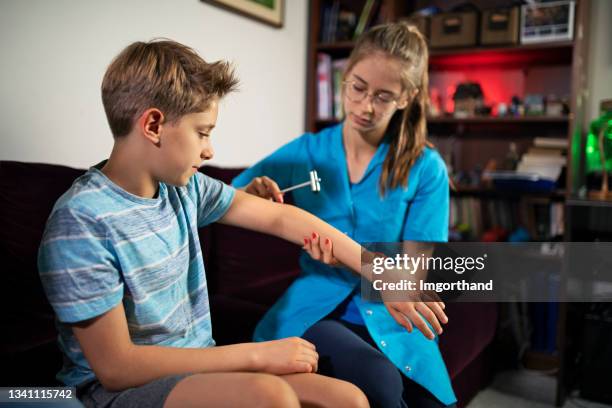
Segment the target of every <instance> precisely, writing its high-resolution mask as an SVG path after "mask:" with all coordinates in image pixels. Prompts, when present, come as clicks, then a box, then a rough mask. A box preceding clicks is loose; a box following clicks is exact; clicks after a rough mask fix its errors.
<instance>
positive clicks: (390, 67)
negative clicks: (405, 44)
mask: <svg viewBox="0 0 612 408" xmlns="http://www.w3.org/2000/svg"><path fill="white" fill-rule="evenodd" d="M401 70H402V65H401V63H400V61H399V60H398V59H397V58H394V57H390V56H388V55H386V54H384V53H382V52H376V53H373V54H371V55H369V56H367V57H365V58H363V59H362V60H360V61H359V62H357V63H356V64H355V65H354V66H353V68H352V69H351V71H350V72H348V73H347V75H346V79H345V82H344V96H343V104H344V113H345V117H346V119H345V120H346V121H347V122H348V125H349V126H350V127H352V128H354V129H355V130H358V131H361V132H368V131H376V130H380V131H381V132H382V133H384V131H385V130H386V129H387V126H388V125H389V121H390V120H391V117H392V116H393V114H394V113H395V111H397V110H398V109H404V108H405V107H406V105H407V104H408V97H407V91H406V90H404V87H403V86H402V81H401V77H400V72H401Z"/></svg>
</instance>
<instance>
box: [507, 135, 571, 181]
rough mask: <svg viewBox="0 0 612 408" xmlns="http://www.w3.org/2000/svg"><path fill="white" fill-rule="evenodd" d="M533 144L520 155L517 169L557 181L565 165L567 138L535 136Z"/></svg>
mask: <svg viewBox="0 0 612 408" xmlns="http://www.w3.org/2000/svg"><path fill="white" fill-rule="evenodd" d="M533 144H534V146H532V147H530V148H529V150H528V151H527V153H525V154H523V156H522V157H521V159H520V161H519V163H518V166H517V169H516V170H517V171H518V172H524V173H534V174H537V175H538V176H540V177H542V178H545V179H548V180H553V181H557V179H558V178H559V176H560V175H561V172H562V170H563V168H564V167H565V166H567V156H566V154H565V152H566V151H567V140H566V139H564V138H546V137H536V138H535V139H534V143H533Z"/></svg>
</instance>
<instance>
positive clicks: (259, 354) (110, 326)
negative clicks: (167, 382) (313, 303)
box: [72, 303, 318, 391]
mask: <svg viewBox="0 0 612 408" xmlns="http://www.w3.org/2000/svg"><path fill="white" fill-rule="evenodd" d="M72 330H73V332H74V334H75V336H76V338H77V340H78V341H79V344H80V346H81V349H82V350H83V353H84V354H85V358H86V359H87V361H88V362H89V365H90V366H91V368H92V369H93V371H94V373H95V374H96V377H97V378H98V380H100V382H101V383H102V385H103V386H104V388H106V389H108V390H111V391H119V390H124V389H126V388H130V387H136V386H139V385H143V384H146V383H148V382H150V381H153V380H155V379H158V378H162V377H165V376H169V375H176V374H185V373H207V372H238V371H242V372H265V373H270V374H278V375H282V374H293V373H303V372H315V371H316V370H317V361H318V354H317V353H316V351H315V347H314V345H313V344H311V343H309V342H308V341H306V340H304V339H300V338H298V337H291V338H287V339H281V340H274V341H266V342H261V343H242V344H233V345H229V346H218V347H208V348H177V347H164V346H147V345H136V344H134V343H133V342H132V340H131V339H130V334H129V331H128V325H127V320H126V318H125V310H124V308H123V304H122V303H119V304H118V305H117V306H115V307H114V308H113V309H111V310H109V311H108V312H106V313H104V314H103V315H101V316H98V317H96V318H93V319H90V320H87V321H84V322H80V323H77V324H74V325H73V326H72Z"/></svg>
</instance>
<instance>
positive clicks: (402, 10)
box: [305, 0, 612, 405]
mask: <svg viewBox="0 0 612 408" xmlns="http://www.w3.org/2000/svg"><path fill="white" fill-rule="evenodd" d="M332 2H333V0H310V3H309V12H310V20H309V35H308V49H307V64H308V65H307V100H306V112H305V128H306V130H307V131H318V130H320V129H322V128H324V127H327V126H331V125H333V124H336V123H338V121H337V120H320V119H319V118H317V116H316V113H317V105H316V104H317V94H316V90H317V82H316V78H317V75H316V74H317V71H316V69H317V53H326V54H329V55H330V56H331V57H332V59H340V58H347V57H348V55H349V54H350V51H351V50H352V48H353V46H354V42H353V41H339V42H322V41H320V38H321V37H320V35H319V33H320V31H321V27H322V24H323V21H322V15H321V13H322V10H323V8H324V6H325V5H326V4H328V5H329V4H331V3H332ZM340 3H341V4H342V5H343V6H347V7H353V11H355V12H357V13H359V10H360V8H362V7H363V5H364V3H365V1H364V0H356V1H344V0H341V1H340ZM378 3H379V4H380V10H384V15H381V17H380V18H378V19H377V18H376V17H375V18H374V20H378V21H376V22H382V21H397V20H399V19H400V18H403V17H407V16H409V15H410V14H411V13H412V12H413V11H414V10H416V9H419V8H423V7H426V6H430V5H433V6H437V7H440V8H442V9H447V8H448V7H450V6H452V5H455V4H456V3H457V2H444V1H438V0H431V1H425V0H414V1H404V0H380V1H379V2H378ZM472 3H473V4H474V5H476V6H477V7H479V8H480V9H485V8H491V7H492V4H491V3H494V6H498V7H500V6H502V5H503V4H506V5H509V4H511V3H512V1H510V0H508V1H506V2H505V3H504V1H503V0H499V1H497V0H496V1H494V2H489V1H485V0H475V1H474V2H472ZM590 8H591V2H590V0H577V1H576V8H575V19H574V33H575V34H574V40H573V41H562V42H554V43H542V44H529V45H521V44H517V45H502V46H493V47H490V46H481V45H477V46H474V47H467V48H451V49H430V65H429V68H430V82H431V77H432V74H435V75H440V73H441V74H444V73H445V72H454V73H456V72H460V71H462V70H470V69H472V67H474V66H478V67H487V68H490V69H499V70H500V71H501V70H504V69H506V68H513V69H517V70H520V71H522V72H525V73H526V74H525V75H527V73H528V72H532V71H534V70H540V71H541V70H549V71H551V72H553V71H555V70H556V72H557V75H559V74H558V72H559V71H561V72H562V75H563V76H562V78H561V79H559V80H558V81H557V82H558V83H563V84H568V88H569V91H568V92H567V95H568V101H569V115H567V116H562V117H550V116H524V117H470V118H454V117H452V116H441V117H435V118H430V119H429V120H428V130H429V133H430V136H432V138H435V139H436V141H439V140H452V141H454V142H457V141H458V142H459V143H465V145H464V149H463V150H461V149H458V150H454V151H458V152H459V153H458V154H461V155H465V156H469V157H470V158H471V160H483V161H486V160H488V159H489V158H491V155H492V154H499V153H500V152H502V151H503V149H502V148H500V147H499V146H502V147H504V146H507V145H508V144H509V143H510V142H515V143H517V144H518V145H519V146H520V147H521V148H524V147H525V146H528V144H529V142H530V140H531V139H534V138H535V137H548V136H550V137H566V138H567V141H568V143H567V146H570V148H569V149H568V151H567V155H568V156H567V157H568V164H567V172H566V174H567V178H566V182H565V186H566V187H565V189H563V190H556V191H552V192H546V193H522V192H507V191H506V192H504V191H497V190H494V189H488V188H466V187H464V186H463V187H459V189H458V190H457V191H455V192H452V193H451V194H452V197H454V198H458V199H462V198H464V197H475V198H480V199H483V200H489V199H492V200H508V201H516V200H520V199H522V198H523V197H527V198H529V199H533V200H536V201H538V202H551V203H552V202H554V203H556V204H557V205H558V204H559V203H561V204H562V205H563V206H564V213H565V214H566V218H565V236H564V239H565V240H569V239H571V238H570V235H569V233H568V231H570V230H571V229H572V228H571V223H572V222H574V221H572V220H570V219H569V218H570V217H569V211H570V209H576V208H587V207H592V208H612V205H610V204H609V203H601V202H594V201H589V200H580V199H574V198H573V197H576V196H577V195H578V191H579V190H580V187H582V186H583V185H584V183H585V176H584V170H583V168H584V164H583V159H582V151H583V148H584V139H585V134H584V130H585V129H586V126H587V125H588V123H587V122H586V120H587V119H586V105H587V104H586V99H585V98H586V97H585V93H584V90H585V89H587V83H586V75H585V73H586V72H588V67H587V65H586V64H587V61H588V60H589V59H588V51H589V50H588V44H589V38H588V36H589V29H588V28H589V25H588V16H589V13H590ZM380 10H379V12H380ZM357 15H358V14H357ZM544 79H546V78H544ZM536 82H537V81H536ZM532 85H533V84H532ZM536 85H539V84H536ZM536 88H537V86H536ZM545 92H547V91H542V90H538V91H536V92H534V93H542V94H544V95H546V93H545ZM525 93H527V92H525ZM550 93H553V92H550ZM559 96H563V95H559ZM481 140H482V141H481ZM492 143H498V144H499V146H498V148H491V144H492ZM437 145H438V144H437ZM466 153H470V154H467V155H466ZM496 158H497V159H499V157H496ZM482 164H483V163H474V166H476V165H478V166H480V167H481V168H482ZM456 170H464V171H465V170H468V169H467V168H464V169H456ZM568 197H569V198H568ZM566 313H567V310H566V308H565V307H563V306H562V307H561V308H560V310H559V328H558V332H559V338H558V349H559V355H558V366H559V372H558V375H557V380H558V381H557V384H558V386H557V391H556V403H557V405H562V402H563V401H564V399H565V396H566V388H565V385H566V384H567V382H568V374H567V370H566V367H567V366H568V362H569V361H570V360H571V358H569V359H568V358H567V357H566V355H565V350H566V338H565V336H564V335H563V334H564V333H565V332H566V329H567V325H566Z"/></svg>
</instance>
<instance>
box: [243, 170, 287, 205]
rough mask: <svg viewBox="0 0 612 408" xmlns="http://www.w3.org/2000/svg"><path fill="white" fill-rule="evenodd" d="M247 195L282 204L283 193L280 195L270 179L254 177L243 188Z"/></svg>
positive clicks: (276, 185)
mask: <svg viewBox="0 0 612 408" xmlns="http://www.w3.org/2000/svg"><path fill="white" fill-rule="evenodd" d="M244 191H246V192H247V193H249V194H253V195H256V196H257V197H261V198H265V199H272V200H274V201H276V202H278V203H283V202H284V201H283V193H281V191H280V188H279V187H278V184H276V182H275V181H274V180H272V179H271V178H270V177H266V176H262V177H255V178H254V179H253V180H251V182H250V183H249V184H248V185H247V186H246V187H245V188H244Z"/></svg>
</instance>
